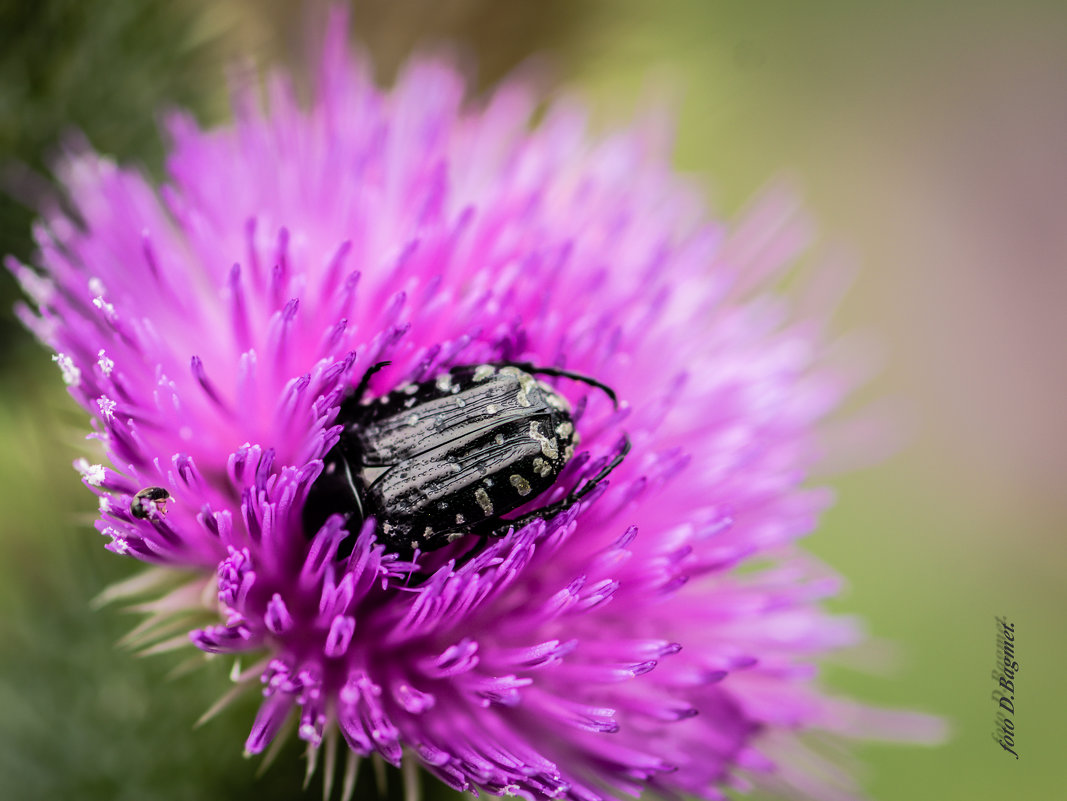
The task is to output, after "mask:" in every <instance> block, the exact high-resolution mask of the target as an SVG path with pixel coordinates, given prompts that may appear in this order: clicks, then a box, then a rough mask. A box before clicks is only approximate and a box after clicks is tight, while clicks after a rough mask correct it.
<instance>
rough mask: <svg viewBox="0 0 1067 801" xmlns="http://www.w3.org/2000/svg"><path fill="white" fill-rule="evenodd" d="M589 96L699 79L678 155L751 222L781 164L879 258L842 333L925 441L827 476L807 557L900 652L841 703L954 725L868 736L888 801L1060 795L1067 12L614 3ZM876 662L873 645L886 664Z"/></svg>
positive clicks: (852, 298) (845, 684)
mask: <svg viewBox="0 0 1067 801" xmlns="http://www.w3.org/2000/svg"><path fill="white" fill-rule="evenodd" d="M600 8H601V9H602V11H603V19H604V20H605V25H604V27H603V28H601V29H599V30H598V31H597V33H596V37H595V43H594V44H591V45H590V46H588V47H587V50H586V55H587V58H586V60H585V62H584V64H583V67H582V74H581V76H580V78H579V83H580V84H581V85H582V86H584V87H587V89H588V91H589V92H591V93H592V94H593V96H594V97H596V98H598V99H600V101H601V106H602V107H603V108H606V109H615V108H618V107H619V104H620V102H623V103H624V102H626V101H620V98H627V99H628V98H632V97H633V96H634V94H635V91H636V90H637V88H639V87H641V86H643V85H649V75H650V74H652V75H654V76H655V80H654V82H652V83H651V85H652V86H653V87H654V86H656V85H658V84H665V85H667V86H672V87H676V86H678V85H681V86H682V91H681V93H680V97H681V100H680V104H679V105H680V120H679V125H678V129H679V144H678V162H679V164H680V165H681V166H682V168H683V169H686V170H690V171H693V172H695V173H697V174H698V175H699V176H700V177H702V178H705V177H706V179H707V182H708V185H709V187H710V194H711V196H712V198H713V199H714V201H715V202H716V204H717V205H718V206H719V208H724V209H736V208H739V207H740V206H741V205H742V204H743V202H744V201H745V200H746V199H747V198H748V197H749V196H750V195H751V193H752V192H753V190H754V188H756V187H759V186H760V185H761V184H763V183H765V182H766V181H767V180H768V179H770V178H774V177H776V176H777V175H778V174H779V173H781V172H782V171H783V170H784V171H785V172H786V173H787V175H788V177H789V178H790V179H791V182H792V184H793V185H794V186H797V187H799V188H800V190H801V191H802V192H803V194H804V196H805V198H806V200H807V205H808V208H809V210H810V212H811V213H812V215H813V216H814V217H815V219H816V220H817V223H818V225H819V227H820V229H821V230H822V232H823V234H824V238H823V244H824V245H825V246H826V247H827V249H828V250H829V251H833V250H840V249H842V248H843V249H845V250H846V251H847V252H848V253H849V255H850V257H851V258H852V260H853V261H854V262H855V263H856V264H857V265H858V266H859V267H860V272H859V273H858V276H857V279H856V282H855V285H854V287H853V289H852V292H851V293H850V294H849V296H848V297H847V298H846V300H845V302H844V305H843V308H842V310H841V313H840V315H839V318H838V326H837V328H838V330H840V331H846V330H849V329H854V328H861V329H864V330H865V331H866V332H868V333H869V334H870V335H872V336H873V337H875V338H876V339H877V340H880V341H881V342H882V344H883V345H884V346H885V347H884V349H885V350H886V351H887V354H886V365H885V367H884V369H883V370H882V372H881V373H880V375H878V377H877V378H876V379H875V380H874V381H873V382H872V383H871V385H870V386H869V387H868V388H867V389H866V390H865V391H864V392H863V393H862V396H863V397H864V398H877V397H879V396H883V395H884V396H888V397H891V398H892V399H893V401H894V404H895V406H896V408H897V410H898V412H899V413H900V415H901V417H902V418H903V419H904V420H905V421H906V423H907V426H908V427H909V428H910V437H909V438H908V440H907V441H908V442H909V445H908V446H907V447H906V448H905V449H904V450H903V451H902V452H901V453H899V454H898V455H896V456H894V457H893V458H891V459H889V460H888V461H886V462H885V463H883V464H882V465H880V466H877V467H875V468H873V469H868V470H865V471H861V472H856V473H854V474H850V475H845V476H843V477H835V478H832V479H831V481H832V485H833V486H834V487H835V488H836V489H837V490H838V496H839V501H838V504H837V506H836V507H835V508H834V510H833V511H832V512H831V513H830V514H829V515H827V517H826V520H825V523H824V525H823V526H822V527H821V529H820V530H819V531H818V532H817V533H816V534H815V535H814V536H813V537H811V539H810V540H809V541H808V545H809V547H810V548H811V549H812V550H813V551H814V552H816V553H817V554H819V555H821V556H822V557H824V558H825V559H826V560H827V561H828V562H829V563H830V564H832V565H833V566H834V567H835V568H836V569H837V570H839V571H840V572H841V573H842V574H843V575H844V576H846V577H847V578H848V581H849V583H850V585H851V589H850V591H849V592H848V593H847V594H846V595H845V596H844V597H842V598H841V599H839V600H838V601H836V602H835V603H834V604H833V608H834V609H836V610H839V611H842V612H847V613H850V614H858V615H861V616H863V617H864V618H866V619H867V621H868V623H869V627H870V629H871V631H872V632H873V634H874V635H876V636H877V637H878V638H880V639H885V640H888V641H891V642H893V643H895V644H896V649H895V650H896V655H897V657H898V658H897V660H896V661H897V662H898V663H899V664H898V665H897V667H896V668H895V669H893V670H891V671H889V673H888V675H870V674H863V673H857V672H855V671H851V670H845V669H843V668H834V669H828V670H827V671H826V676H827V679H828V681H829V683H830V684H831V686H832V687H833V688H835V689H838V690H840V691H843V692H848V693H851V694H854V695H855V696H858V697H860V698H864V699H867V700H869V701H872V702H876V703H880V704H883V705H888V706H901V707H912V708H917V709H922V710H925V711H930V712H934V713H937V714H941V715H944V716H946V717H947V718H948V720H949V721H950V724H951V725H952V727H953V734H952V737H951V740H950V741H949V743H948V744H947V745H945V746H943V747H940V748H934V749H923V748H912V747H905V746H874V745H872V746H869V747H863V748H860V749H858V752H859V754H860V755H861V756H862V757H863V759H864V761H865V762H866V763H867V765H868V770H867V771H866V780H865V786H866V787H867V788H868V790H869V792H870V793H871V794H872V795H873V796H874V797H875V798H877V799H879V801H897V799H900V800H901V801H903V799H914V798H932V799H967V800H968V801H975V800H976V799H998V798H1006V797H1013V798H1026V799H1045V798H1056V797H1062V789H1060V785H1061V784H1062V781H1063V779H1065V778H1067V771H1064V769H1063V761H1062V757H1061V756H1060V754H1061V751H1062V744H1061V737H1060V734H1061V732H1062V730H1063V718H1062V715H1063V712H1064V703H1063V699H1064V693H1063V691H1062V688H1061V685H1060V683H1059V681H1058V679H1059V676H1060V674H1061V673H1062V666H1063V665H1064V663H1065V662H1067V637H1065V636H1064V634H1065V627H1064V624H1063V622H1062V621H1063V610H1064V602H1065V600H1067V592H1065V591H1064V589H1063V580H1062V574H1063V570H1064V567H1065V559H1064V557H1065V556H1067V549H1065V547H1064V544H1063V534H1064V531H1065V525H1064V524H1065V521H1067V514H1065V511H1067V503H1065V500H1064V496H1063V493H1062V486H1063V475H1064V468H1065V467H1067V458H1065V456H1064V446H1065V444H1067V442H1065V440H1067V438H1065V437H1064V432H1065V425H1064V418H1063V408H1064V403H1063V400H1062V399H1063V397H1064V391H1065V389H1067V372H1065V369H1064V367H1065V365H1064V350H1063V343H1064V340H1065V337H1064V334H1065V333H1067V323H1065V322H1064V318H1063V317H1062V316H1061V307H1062V305H1063V302H1064V300H1065V299H1067V232H1065V226H1064V224H1063V223H1064V216H1063V215H1064V209H1065V208H1067V188H1065V179H1067V152H1065V150H1064V144H1065V143H1067V96H1065V95H1064V92H1063V87H1064V85H1065V83H1064V82H1065V78H1067V35H1065V34H1067V9H1065V8H1062V7H1057V6H1055V5H1054V4H1051V3H1050V4H1046V5H1041V4H1033V3H1030V4H1023V5H1020V4H1014V5H1012V4H974V3H962V2H960V3H951V4H925V3H905V4H878V5H875V4H855V3H852V4H850V3H814V4H811V3H785V2H780V3H750V4H742V3H725V2H698V1H696V0H692V1H689V2H668V3H657V4H648V3H643V2H640V0H632V1H631V2H625V3H610V2H604V3H602V4H601V5H600ZM996 615H1005V616H1007V617H1008V618H1010V619H1011V620H1013V621H1014V622H1015V624H1016V630H1017V631H1018V636H1019V641H1018V656H1019V661H1020V662H1021V665H1022V669H1021V672H1020V674H1019V677H1018V698H1017V715H1016V718H1015V720H1016V728H1017V732H1018V736H1017V738H1016V742H1017V746H1018V747H1017V749H1016V750H1017V751H1018V752H1019V753H1020V756H1021V759H1020V761H1018V762H1016V761H1015V760H1014V758H1012V757H1011V756H1010V755H1008V754H1006V753H1005V752H1003V751H1001V749H1000V748H999V746H997V745H996V744H995V743H994V742H993V741H992V739H991V734H992V730H993V718H994V705H993V702H992V701H991V698H990V696H991V693H992V690H993V681H992V680H991V678H990V673H991V671H992V669H993V667H994V656H995V654H994V646H995V639H994V638H995V628H994V616H996ZM872 653H874V652H872Z"/></svg>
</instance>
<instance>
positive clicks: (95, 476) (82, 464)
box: [74, 459, 105, 487]
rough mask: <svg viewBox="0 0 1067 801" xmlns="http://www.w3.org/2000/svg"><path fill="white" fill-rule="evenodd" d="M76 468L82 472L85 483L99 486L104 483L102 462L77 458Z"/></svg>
mask: <svg viewBox="0 0 1067 801" xmlns="http://www.w3.org/2000/svg"><path fill="white" fill-rule="evenodd" d="M74 469H75V470H77V471H78V472H79V473H81V476H82V478H83V479H85V483H86V484H89V485H91V486H94V487H99V486H100V485H101V484H103V483H104V477H105V473H104V466H103V465H102V464H89V460H88V459H75V460H74Z"/></svg>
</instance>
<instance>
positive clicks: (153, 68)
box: [0, 0, 222, 369]
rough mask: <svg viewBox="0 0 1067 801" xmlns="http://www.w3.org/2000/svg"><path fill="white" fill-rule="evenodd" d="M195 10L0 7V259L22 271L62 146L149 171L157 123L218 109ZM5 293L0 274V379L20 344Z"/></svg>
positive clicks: (57, 2) (157, 146) (53, 1)
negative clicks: (68, 143) (176, 109)
mask: <svg viewBox="0 0 1067 801" xmlns="http://www.w3.org/2000/svg"><path fill="white" fill-rule="evenodd" d="M206 8H207V5H206V4H203V3H200V2H166V0H147V1H146V2H141V1H139V0H29V1H27V0H0V254H12V255H14V256H15V257H16V258H19V259H22V260H27V259H29V258H30V257H31V254H32V250H33V245H32V240H31V238H30V224H31V220H32V217H33V213H34V212H33V210H32V208H31V207H33V206H35V205H36V204H38V203H39V202H40V201H41V200H42V196H47V194H48V192H49V191H50V189H51V186H50V181H49V172H48V168H49V165H50V163H52V161H53V160H54V158H55V157H56V155H57V154H58V153H59V152H60V149H61V147H62V144H63V142H64V140H65V139H66V138H68V137H71V136H75V135H84V136H85V137H86V138H87V139H88V140H89V141H90V142H91V143H92V144H93V146H94V147H95V148H96V149H97V150H99V151H100V152H103V153H107V154H110V155H114V156H116V157H117V158H119V159H121V160H122V161H133V162H140V163H145V164H147V165H149V166H150V167H151V166H158V165H159V162H160V160H161V157H162V152H163V151H162V142H161V140H160V137H159V134H158V132H157V130H156V120H157V112H158V111H159V110H160V109H161V108H165V107H168V106H174V105H180V106H184V107H186V108H191V109H193V110H194V111H195V112H197V113H199V114H201V115H202V116H204V115H210V114H211V112H212V110H215V109H218V108H220V106H219V102H220V100H221V98H220V97H219V93H218V87H219V81H218V80H217V77H218V75H219V74H220V71H221V66H222V65H221V60H220V59H219V58H217V57H215V56H214V53H215V48H214V46H213V42H212V41H210V40H209V38H207V37H206V36H205V35H204V34H203V33H201V31H202V30H206V28H205V25H204V9H206ZM18 297H19V293H18V289H17V286H16V284H15V282H14V281H13V280H12V278H11V277H10V275H8V273H7V271H6V270H0V341H3V342H4V344H5V347H3V348H0V369H7V368H9V367H10V366H11V365H13V364H14V363H15V362H16V361H17V358H18V355H19V353H21V352H23V351H24V350H26V349H27V347H28V343H29V337H28V336H27V335H26V334H25V332H23V330H22V328H21V327H20V326H19V325H18V324H17V323H16V322H15V320H14V318H13V315H12V314H11V306H12V304H13V303H14V301H15V300H16V299H17V298H18Z"/></svg>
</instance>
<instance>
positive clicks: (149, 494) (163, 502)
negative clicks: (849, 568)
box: [130, 487, 170, 520]
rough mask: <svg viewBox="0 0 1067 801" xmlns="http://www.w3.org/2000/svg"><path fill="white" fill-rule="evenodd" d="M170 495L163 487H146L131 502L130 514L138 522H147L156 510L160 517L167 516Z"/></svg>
mask: <svg viewBox="0 0 1067 801" xmlns="http://www.w3.org/2000/svg"><path fill="white" fill-rule="evenodd" d="M169 500H170V493H169V492H167V490H165V489H164V488H163V487H145V488H144V489H143V490H141V491H140V492H138V493H137V494H136V495H134V496H133V500H132V501H130V514H131V515H133V516H134V517H136V518H137V519H138V520H147V519H148V517H149V515H150V514H151V513H152V510H153V509H154V510H155V511H156V512H158V513H159V515H160V516H164V515H166V514H167V501H169Z"/></svg>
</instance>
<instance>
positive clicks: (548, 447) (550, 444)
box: [530, 422, 559, 459]
mask: <svg viewBox="0 0 1067 801" xmlns="http://www.w3.org/2000/svg"><path fill="white" fill-rule="evenodd" d="M530 437H531V438H532V439H534V440H536V441H537V442H539V443H540V445H541V453H542V454H544V455H545V457H546V458H548V459H557V458H559V446H558V445H557V444H556V438H555V437H552V438H551V439H550V438H548V437H546V436H545V435H544V434H542V433H541V424H540V423H537V422H533V423H530Z"/></svg>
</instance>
